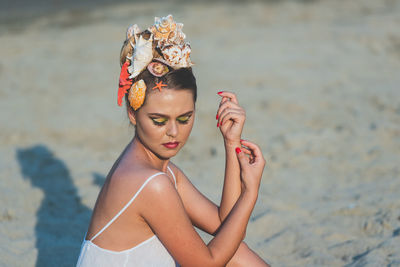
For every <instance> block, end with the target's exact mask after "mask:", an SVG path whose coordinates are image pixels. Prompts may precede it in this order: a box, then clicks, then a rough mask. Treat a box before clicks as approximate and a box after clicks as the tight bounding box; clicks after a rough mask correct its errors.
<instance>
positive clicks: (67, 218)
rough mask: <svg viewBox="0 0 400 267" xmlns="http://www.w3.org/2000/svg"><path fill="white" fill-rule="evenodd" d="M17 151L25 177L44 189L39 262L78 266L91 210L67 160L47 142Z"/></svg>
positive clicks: (38, 234) (39, 215)
mask: <svg viewBox="0 0 400 267" xmlns="http://www.w3.org/2000/svg"><path fill="white" fill-rule="evenodd" d="M16 152H17V153H16V157H17V160H18V162H19V164H20V168H21V173H22V175H23V177H24V178H25V179H29V180H30V182H31V184H32V186H35V187H37V188H39V189H40V190H42V191H43V193H44V198H43V200H42V203H41V204H40V208H39V209H38V211H37V223H36V226H35V234H36V248H37V249H38V256H37V261H36V266H37V267H39V266H40V267H43V266H75V264H76V261H77V258H78V254H79V250H80V245H81V242H82V239H83V237H84V234H85V232H86V230H87V227H88V224H89V219H90V216H91V212H92V211H91V210H90V209H89V208H87V207H86V206H84V205H83V204H82V202H81V199H80V197H79V195H78V192H77V188H76V187H75V186H74V184H73V181H72V179H71V175H70V173H69V170H68V168H67V166H66V165H65V163H64V162H63V161H62V160H60V159H58V158H57V157H56V156H55V155H54V154H53V153H52V152H51V150H49V149H48V148H47V147H46V146H45V145H35V146H32V147H28V148H19V149H17V151H16ZM98 180H101V179H100V176H99V177H98Z"/></svg>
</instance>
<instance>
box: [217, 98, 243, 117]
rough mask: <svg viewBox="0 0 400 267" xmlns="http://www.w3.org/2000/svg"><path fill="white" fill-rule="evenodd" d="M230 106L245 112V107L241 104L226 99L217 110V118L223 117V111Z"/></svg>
mask: <svg viewBox="0 0 400 267" xmlns="http://www.w3.org/2000/svg"><path fill="white" fill-rule="evenodd" d="M228 108H233V109H238V110H242V111H243V113H245V111H244V109H243V108H242V107H241V106H239V105H238V104H236V103H233V102H231V101H226V102H224V103H221V104H220V106H219V108H218V110H217V116H216V117H217V118H219V117H221V113H222V112H223V111H224V110H225V109H228Z"/></svg>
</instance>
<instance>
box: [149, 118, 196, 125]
mask: <svg viewBox="0 0 400 267" xmlns="http://www.w3.org/2000/svg"><path fill="white" fill-rule="evenodd" d="M190 117H191V116H181V117H178V118H176V120H177V121H178V122H179V123H180V124H187V123H189V119H190ZM150 119H151V120H152V121H153V123H154V124H155V125H157V126H163V125H165V123H167V121H168V119H166V118H150Z"/></svg>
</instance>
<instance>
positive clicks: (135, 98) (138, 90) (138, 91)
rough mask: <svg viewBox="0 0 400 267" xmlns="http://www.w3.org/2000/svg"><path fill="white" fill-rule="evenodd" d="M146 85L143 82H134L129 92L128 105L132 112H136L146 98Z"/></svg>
mask: <svg viewBox="0 0 400 267" xmlns="http://www.w3.org/2000/svg"><path fill="white" fill-rule="evenodd" d="M146 88H147V87H146V83H145V82H144V81H143V80H139V81H137V82H135V83H134V84H133V85H132V87H131V89H130V90H129V95H128V100H129V104H130V105H131V107H132V108H133V109H134V110H137V109H138V108H140V107H141V106H142V105H143V102H144V99H145V97H146Z"/></svg>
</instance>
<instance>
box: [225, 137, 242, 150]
mask: <svg viewBox="0 0 400 267" xmlns="http://www.w3.org/2000/svg"><path fill="white" fill-rule="evenodd" d="M224 144H225V147H227V148H234V149H235V148H236V147H240V146H241V144H240V139H237V140H228V139H224Z"/></svg>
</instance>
